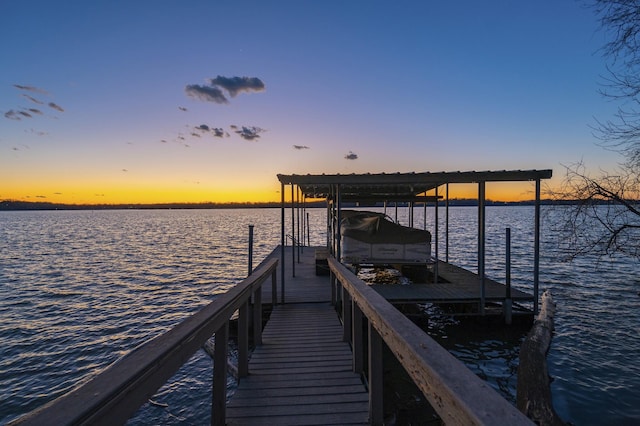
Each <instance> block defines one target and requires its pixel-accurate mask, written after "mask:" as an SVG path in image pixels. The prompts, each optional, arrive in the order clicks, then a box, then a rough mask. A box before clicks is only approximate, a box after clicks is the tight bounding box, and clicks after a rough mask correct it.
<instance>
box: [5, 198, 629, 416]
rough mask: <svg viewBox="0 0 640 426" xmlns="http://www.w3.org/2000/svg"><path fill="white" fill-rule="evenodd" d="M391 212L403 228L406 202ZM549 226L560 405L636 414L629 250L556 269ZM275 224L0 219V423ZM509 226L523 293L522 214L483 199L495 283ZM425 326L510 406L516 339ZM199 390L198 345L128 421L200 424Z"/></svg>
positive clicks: (111, 354) (177, 303)
mask: <svg viewBox="0 0 640 426" xmlns="http://www.w3.org/2000/svg"><path fill="white" fill-rule="evenodd" d="M432 210H433V209H429V210H428V211H427V223H428V225H427V226H428V228H430V227H431V226H432V225H431V224H432V222H433V211H432ZM443 210H444V209H441V210H440V214H441V215H443V214H444V211H443ZM309 213H310V218H311V228H312V241H311V244H312V245H323V244H324V243H325V241H326V237H325V235H324V234H323V231H324V228H325V223H326V220H325V210H324V209H311V210H310V211H309ZM388 213H389V212H388ZM400 215H401V217H400V220H401V221H403V220H404V221H406V211H404V209H400ZM450 216H451V227H450V243H449V245H450V250H449V257H450V260H451V261H452V262H455V263H457V264H460V265H461V266H465V267H467V268H469V269H472V270H475V268H476V266H477V265H476V260H475V253H476V244H477V237H476V234H475V232H476V209H475V208H452V209H451V211H450ZM552 219H553V212H550V211H547V212H546V215H545V219H544V221H543V241H542V246H543V249H542V261H541V275H540V286H541V289H545V288H550V289H552V291H553V295H554V298H555V300H556V302H557V304H558V313H557V317H556V335H555V337H554V340H553V343H552V348H551V350H550V353H549V356H548V359H549V368H550V373H551V375H552V376H553V377H554V379H555V381H554V382H553V385H552V392H553V397H554V403H555V405H556V409H557V411H558V412H559V414H560V415H561V417H563V418H564V419H565V420H567V421H571V422H572V423H574V424H603V423H605V424H634V423H638V422H639V421H640V408H639V407H640V367H639V366H638V362H637V359H638V355H640V333H639V330H640V296H639V294H638V292H639V291H640V267H639V266H638V263H637V262H634V261H631V260H628V259H581V260H579V261H576V262H573V263H562V262H561V261H560V258H561V257H562V256H561V254H560V253H559V252H558V249H557V245H558V244H557V243H558V242H557V241H556V238H555V236H554V234H553V232H551V231H550V228H549V227H547V225H546V224H547V223H548V222H550V221H551V220H552ZM422 221H423V219H422V213H421V211H420V209H416V224H421V223H422ZM279 223H280V210H279V209H248V210H133V211H46V212H0V291H1V292H2V293H1V294H2V298H0V423H6V422H8V421H10V420H11V419H13V418H16V417H17V416H19V415H20V414H22V413H25V412H28V411H30V410H32V409H34V408H36V407H38V406H40V405H42V404H43V403H45V402H47V401H49V400H51V399H53V398H55V397H57V396H59V395H61V394H62V393H64V392H66V391H68V390H69V389H70V388H72V387H73V386H75V385H76V384H77V383H78V381H80V380H82V379H83V378H86V377H87V376H89V375H91V374H94V373H95V372H97V371H99V370H100V369H102V368H104V367H105V366H107V365H108V364H110V363H112V362H113V361H115V360H116V359H118V358H119V357H120V356H122V355H123V354H124V353H126V352H127V351H129V350H130V349H132V348H133V347H135V346H136V345H138V344H140V343H141V342H144V341H145V340H147V339H149V338H150V337H153V336H155V335H157V334H159V333H161V332H163V331H165V330H167V329H168V328H170V327H171V326H172V325H174V324H176V323H177V322H179V321H180V320H181V319H183V318H185V317H186V316H188V315H189V314H191V313H193V312H195V311H196V310H197V309H198V308H200V307H202V306H203V305H205V304H206V303H208V302H209V301H211V300H212V299H213V298H215V295H216V294H218V293H220V292H222V291H224V290H225V289H227V288H228V287H229V286H231V285H233V284H234V283H235V282H237V281H239V280H240V279H241V278H242V277H243V276H245V275H246V273H247V240H248V237H247V235H248V225H249V224H253V225H254V226H255V228H254V229H255V235H254V239H255V245H254V264H257V263H258V262H259V261H260V260H262V258H263V257H264V256H265V255H267V254H268V253H270V252H271V250H272V249H273V248H274V247H275V246H276V245H277V244H279V240H280V227H279ZM507 226H509V227H511V228H512V268H513V271H512V274H513V277H512V281H513V284H514V286H517V287H520V288H523V289H525V290H529V291H530V289H531V284H530V281H531V277H532V269H533V257H532V247H533V236H532V230H533V209H532V208H530V207H489V208H487V262H488V264H487V275H489V276H490V277H491V278H494V279H497V280H499V281H503V280H504V228H506V227H507ZM440 227H441V229H442V230H444V219H443V216H441V219H440ZM443 236H444V233H443V231H442V232H441V235H440V241H439V252H440V257H441V258H443V257H444V250H445V248H444V247H445V246H444V237H443ZM431 331H432V332H433V333H434V335H440V337H442V336H444V339H445V340H448V341H449V342H450V344H448V348H449V349H450V350H451V351H452V352H453V353H454V354H455V355H456V356H458V357H459V358H460V359H462V360H463V362H465V363H466V364H467V365H468V366H469V367H470V368H471V369H472V370H473V371H474V372H475V373H476V374H478V375H479V376H481V377H485V378H487V380H488V381H489V382H490V383H491V384H492V385H493V386H494V387H496V388H497V389H498V390H500V391H501V392H502V393H503V394H505V396H507V397H509V398H510V399H512V400H513V398H512V397H510V396H509V395H510V394H511V393H512V389H513V383H514V380H515V379H514V377H515V375H516V374H517V347H518V344H519V341H520V339H521V333H520V334H519V333H517V332H516V333H507V334H505V333H504V332H500V333H499V334H498V335H492V334H489V335H484V336H482V337H481V338H478V336H479V335H481V334H479V333H480V331H479V330H477V331H478V332H477V333H476V332H475V331H474V332H473V333H465V332H462V331H460V328H459V327H458V328H456V324H455V323H453V322H451V321H448V320H443V321H442V322H435V323H434V326H433V329H432V330H431ZM512 334H513V335H512ZM505 342H506V343H505ZM229 385H230V386H233V384H232V383H231V382H230V383H229ZM210 386H211V360H210V359H209V357H208V355H206V354H205V353H204V352H203V351H199V352H198V353H197V354H196V355H195V356H194V357H193V358H192V359H191V360H190V361H189V363H188V364H186V365H185V366H184V367H183V368H182V369H181V370H180V371H179V372H178V373H177V374H176V376H175V377H174V378H173V379H172V380H171V381H170V382H169V383H168V384H167V385H165V387H163V388H162V389H161V390H160V391H159V393H158V394H157V395H156V396H155V397H154V401H156V402H158V405H152V404H147V405H146V406H144V407H143V408H142V409H141V410H140V412H139V413H138V414H137V415H136V417H134V418H133V419H132V420H131V423H133V424H167V423H176V424H177V423H182V424H197V423H206V422H208V416H209V412H210V400H211V393H210V392H211V391H210Z"/></svg>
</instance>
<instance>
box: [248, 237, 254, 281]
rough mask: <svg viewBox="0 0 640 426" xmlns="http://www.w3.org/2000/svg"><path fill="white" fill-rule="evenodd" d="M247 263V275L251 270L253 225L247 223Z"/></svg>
mask: <svg viewBox="0 0 640 426" xmlns="http://www.w3.org/2000/svg"><path fill="white" fill-rule="evenodd" d="M247 264H248V265H247V266H248V269H249V272H248V273H247V276H249V275H251V272H253V225H249V259H248V262H247Z"/></svg>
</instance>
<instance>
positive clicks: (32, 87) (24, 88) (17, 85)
mask: <svg viewBox="0 0 640 426" xmlns="http://www.w3.org/2000/svg"><path fill="white" fill-rule="evenodd" d="M13 87H17V88H18V89H20V90H27V91H29V92H35V93H42V94H43V95H48V94H49V93H48V92H47V91H46V90H42V89H40V88H38V87H34V86H23V85H21V84H14V85H13Z"/></svg>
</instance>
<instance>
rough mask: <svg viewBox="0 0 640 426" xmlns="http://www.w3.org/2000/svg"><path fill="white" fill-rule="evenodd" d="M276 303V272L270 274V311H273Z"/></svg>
mask: <svg viewBox="0 0 640 426" xmlns="http://www.w3.org/2000/svg"><path fill="white" fill-rule="evenodd" d="M276 303H278V277H277V276H276V270H275V269H274V270H273V272H272V273H271V309H273V308H274V307H275V306H276Z"/></svg>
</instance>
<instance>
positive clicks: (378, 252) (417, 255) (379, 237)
mask: <svg viewBox="0 0 640 426" xmlns="http://www.w3.org/2000/svg"><path fill="white" fill-rule="evenodd" d="M341 216H342V220H341V223H340V237H341V242H342V251H341V261H342V262H345V263H352V264H361V263H371V264H384V263H427V262H428V261H429V260H430V259H431V233H430V232H429V231H425V230H421V229H416V228H410V227H407V226H402V225H398V224H396V223H394V222H393V221H391V220H389V219H387V217H386V215H384V214H383V213H375V212H369V211H357V210H343V211H342V212H341Z"/></svg>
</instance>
